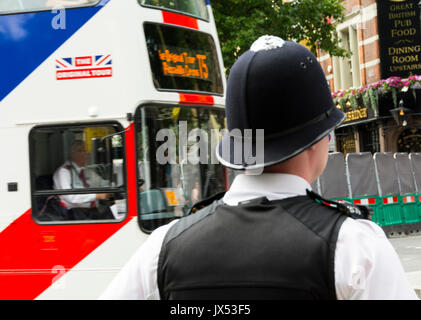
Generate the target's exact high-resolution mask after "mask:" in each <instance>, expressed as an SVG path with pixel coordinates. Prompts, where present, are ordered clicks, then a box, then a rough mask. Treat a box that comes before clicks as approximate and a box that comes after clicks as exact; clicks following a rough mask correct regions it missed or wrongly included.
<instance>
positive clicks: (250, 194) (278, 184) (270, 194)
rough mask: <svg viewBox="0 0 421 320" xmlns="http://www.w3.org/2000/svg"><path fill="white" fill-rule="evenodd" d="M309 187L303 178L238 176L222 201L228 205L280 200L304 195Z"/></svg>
mask: <svg viewBox="0 0 421 320" xmlns="http://www.w3.org/2000/svg"><path fill="white" fill-rule="evenodd" d="M307 189H308V190H310V191H311V190H312V188H311V185H310V184H309V183H308V182H307V181H306V180H305V179H303V178H301V177H299V176H296V175H291V174H283V173H263V174H261V175H246V174H240V175H238V176H236V177H235V179H234V181H233V183H232V185H231V187H230V189H229V190H228V191H227V192H226V194H225V196H224V198H223V201H224V202H225V203H226V204H228V205H233V206H234V205H237V204H238V203H239V202H242V201H246V200H250V199H254V198H260V197H266V198H268V200H280V199H285V198H289V197H295V196H301V195H306V193H307V191H306V190H307Z"/></svg>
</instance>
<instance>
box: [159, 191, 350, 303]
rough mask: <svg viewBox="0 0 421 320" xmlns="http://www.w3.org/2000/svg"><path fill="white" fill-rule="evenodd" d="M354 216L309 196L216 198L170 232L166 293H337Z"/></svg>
mask: <svg viewBox="0 0 421 320" xmlns="http://www.w3.org/2000/svg"><path fill="white" fill-rule="evenodd" d="M348 216H349V215H346V214H344V213H343V212H340V211H339V210H338V209H336V208H332V207H329V206H325V205H322V204H320V203H318V202H316V201H315V200H314V199H312V198H310V197H309V196H298V197H293V198H287V199H283V200H276V201H268V200H267V199H266V198H259V199H255V200H251V201H248V202H247V203H244V204H240V205H238V206H228V205H225V204H223V203H222V201H221V200H217V201H214V202H213V203H212V204H211V205H209V206H207V207H205V208H204V209H201V210H199V211H198V212H197V213H195V214H193V215H190V216H187V217H185V218H182V219H180V221H179V222H177V223H176V224H175V225H174V226H172V227H171V228H170V230H169V231H168V233H167V234H166V237H165V239H164V242H163V245H162V248H161V252H160V256H159V261H158V287H159V291H160V296H161V299H164V300H167V299H177V300H180V299H181V300H191V299H217V300H221V299H240V300H242V299H254V300H259V299H265V300H270V299H299V300H307V299H336V291H335V277H334V259H335V248H336V241H337V237H338V233H339V229H340V227H341V225H342V223H343V221H344V220H345V219H346V217H348Z"/></svg>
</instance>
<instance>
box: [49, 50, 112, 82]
mask: <svg viewBox="0 0 421 320" xmlns="http://www.w3.org/2000/svg"><path fill="white" fill-rule="evenodd" d="M55 62H56V70H57V71H56V77H57V80H70V79H86V78H104V77H111V76H112V64H113V62H112V57H111V54H108V55H96V56H80V57H74V58H73V57H72V58H57V59H56V61H55Z"/></svg>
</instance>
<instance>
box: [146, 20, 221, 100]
mask: <svg viewBox="0 0 421 320" xmlns="http://www.w3.org/2000/svg"><path fill="white" fill-rule="evenodd" d="M144 30H145V36H146V44H147V47H148V54H149V61H150V63H151V69H152V75H153V81H154V85H155V87H156V88H157V89H159V90H177V91H180V90H182V91H196V92H201V93H204V92H208V93H212V94H223V85H222V76H221V71H220V69H219V64H218V57H217V53H216V48H215V43H214V41H213V39H212V37H211V36H210V35H209V34H205V33H202V32H198V31H193V30H189V29H186V28H179V27H173V26H166V25H161V24H154V23H145V24H144Z"/></svg>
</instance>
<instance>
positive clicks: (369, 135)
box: [358, 123, 380, 154]
mask: <svg viewBox="0 0 421 320" xmlns="http://www.w3.org/2000/svg"><path fill="white" fill-rule="evenodd" d="M358 132H359V137H360V152H371V153H372V154H374V153H375V152H380V140H379V129H378V127H377V125H376V124H375V123H368V124H363V125H360V126H358Z"/></svg>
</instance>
